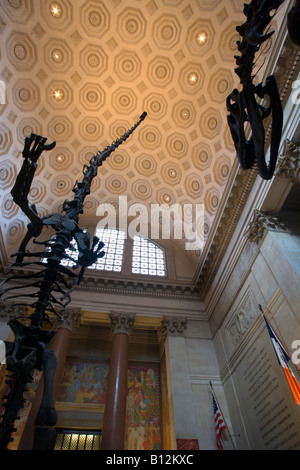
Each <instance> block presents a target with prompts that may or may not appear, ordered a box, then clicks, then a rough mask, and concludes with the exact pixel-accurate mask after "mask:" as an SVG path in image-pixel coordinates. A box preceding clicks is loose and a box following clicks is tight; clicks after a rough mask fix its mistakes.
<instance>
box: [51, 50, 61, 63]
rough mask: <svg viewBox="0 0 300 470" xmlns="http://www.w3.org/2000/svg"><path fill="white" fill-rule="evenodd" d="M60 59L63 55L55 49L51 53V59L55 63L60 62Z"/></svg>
mask: <svg viewBox="0 0 300 470" xmlns="http://www.w3.org/2000/svg"><path fill="white" fill-rule="evenodd" d="M62 58H63V55H62V53H61V51H60V50H58V49H55V50H54V51H53V52H52V59H53V60H54V61H55V62H61V61H62Z"/></svg>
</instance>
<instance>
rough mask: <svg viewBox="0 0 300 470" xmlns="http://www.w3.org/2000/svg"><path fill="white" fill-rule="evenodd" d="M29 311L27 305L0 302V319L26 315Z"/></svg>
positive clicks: (4, 319)
mask: <svg viewBox="0 0 300 470" xmlns="http://www.w3.org/2000/svg"><path fill="white" fill-rule="evenodd" d="M28 312H29V306H28V305H13V304H9V303H8V304H6V303H0V321H6V322H7V321H9V320H12V319H13V318H18V317H27V315H28Z"/></svg>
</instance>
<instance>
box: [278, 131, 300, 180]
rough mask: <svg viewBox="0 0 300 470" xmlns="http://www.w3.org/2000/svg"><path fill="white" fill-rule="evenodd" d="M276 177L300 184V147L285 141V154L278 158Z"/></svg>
mask: <svg viewBox="0 0 300 470" xmlns="http://www.w3.org/2000/svg"><path fill="white" fill-rule="evenodd" d="M275 175H276V176H282V177H284V178H290V179H291V180H292V181H293V182H294V183H300V147H299V146H298V145H296V144H294V143H293V142H291V141H290V140H288V139H285V142H284V149H283V153H282V154H281V155H280V156H279V157H278V161H277V168H276V171H275Z"/></svg>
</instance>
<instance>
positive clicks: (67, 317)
mask: <svg viewBox="0 0 300 470" xmlns="http://www.w3.org/2000/svg"><path fill="white" fill-rule="evenodd" d="M79 321H80V310H79V309H72V308H70V309H67V310H66V311H64V313H63V314H62V317H61V318H60V320H59V322H58V325H57V333H56V334H55V335H54V337H53V338H52V340H51V341H50V343H49V346H48V349H49V350H51V351H54V352H55V354H56V357H57V367H56V373H55V382H54V396H55V398H56V397H57V395H58V392H59V387H60V383H61V379H62V375H63V370H64V365H65V362H66V357H67V352H68V349H69V345H70V341H71V337H72V331H73V328H74V327H75V326H77V325H78V323H79ZM43 393H44V380H43V376H42V377H41V380H40V382H39V385H38V388H37V390H36V394H35V397H34V401H33V403H32V407H31V410H30V412H29V415H28V418H27V421H26V425H25V428H24V432H23V435H22V438H21V441H20V445H19V448H18V450H31V449H32V445H33V438H34V426H35V424H34V423H35V419H36V416H37V414H38V411H39V408H40V405H41V401H42V398H43Z"/></svg>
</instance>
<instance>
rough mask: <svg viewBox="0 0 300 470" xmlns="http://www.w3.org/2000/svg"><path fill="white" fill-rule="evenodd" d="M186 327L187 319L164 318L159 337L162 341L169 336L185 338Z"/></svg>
mask: <svg viewBox="0 0 300 470" xmlns="http://www.w3.org/2000/svg"><path fill="white" fill-rule="evenodd" d="M186 327H187V319H186V318H185V317H173V316H166V317H163V320H162V322H161V326H160V328H159V330H158V337H159V339H160V340H164V339H165V338H166V337H167V336H183V334H184V330H186Z"/></svg>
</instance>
